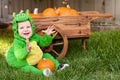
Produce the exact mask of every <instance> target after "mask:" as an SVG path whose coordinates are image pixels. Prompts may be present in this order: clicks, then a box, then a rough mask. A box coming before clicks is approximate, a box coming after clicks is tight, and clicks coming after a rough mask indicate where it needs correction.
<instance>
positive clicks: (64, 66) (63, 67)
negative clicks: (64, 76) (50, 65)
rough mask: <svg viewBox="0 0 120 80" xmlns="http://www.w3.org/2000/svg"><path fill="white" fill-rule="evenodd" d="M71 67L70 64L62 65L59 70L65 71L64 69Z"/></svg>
mask: <svg viewBox="0 0 120 80" xmlns="http://www.w3.org/2000/svg"><path fill="white" fill-rule="evenodd" d="M68 66H69V64H60V65H59V66H58V70H63V69H65V68H66V67H68Z"/></svg>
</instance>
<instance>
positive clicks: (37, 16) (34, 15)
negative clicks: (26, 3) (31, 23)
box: [29, 13, 42, 18]
mask: <svg viewBox="0 0 120 80" xmlns="http://www.w3.org/2000/svg"><path fill="white" fill-rule="evenodd" d="M29 16H30V17H31V18H39V17H42V14H41V13H38V14H33V13H29Z"/></svg>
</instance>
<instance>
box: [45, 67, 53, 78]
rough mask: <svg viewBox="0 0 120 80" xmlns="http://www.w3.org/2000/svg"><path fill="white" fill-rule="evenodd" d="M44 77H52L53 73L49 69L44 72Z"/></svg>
mask: <svg viewBox="0 0 120 80" xmlns="http://www.w3.org/2000/svg"><path fill="white" fill-rule="evenodd" d="M43 75H44V76H46V77H49V76H50V75H52V71H51V70H50V69H49V68H46V69H44V70H43Z"/></svg>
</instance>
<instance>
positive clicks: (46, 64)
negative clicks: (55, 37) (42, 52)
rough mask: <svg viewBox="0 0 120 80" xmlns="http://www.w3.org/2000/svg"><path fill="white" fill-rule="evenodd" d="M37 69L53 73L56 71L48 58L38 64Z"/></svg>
mask: <svg viewBox="0 0 120 80" xmlns="http://www.w3.org/2000/svg"><path fill="white" fill-rule="evenodd" d="M37 68H38V69H45V68H49V69H50V70H51V71H53V70H54V63H53V62H52V60H50V59H48V58H43V59H41V60H40V61H39V62H38V64H37Z"/></svg>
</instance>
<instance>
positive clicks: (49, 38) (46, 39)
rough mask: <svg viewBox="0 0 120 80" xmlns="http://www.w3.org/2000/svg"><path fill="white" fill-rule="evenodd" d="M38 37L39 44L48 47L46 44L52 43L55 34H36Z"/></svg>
mask: <svg viewBox="0 0 120 80" xmlns="http://www.w3.org/2000/svg"><path fill="white" fill-rule="evenodd" d="M36 37H37V39H38V41H37V42H38V44H39V46H41V47H46V46H49V45H50V44H51V43H52V40H53V38H54V35H47V34H44V35H43V36H39V35H36Z"/></svg>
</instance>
